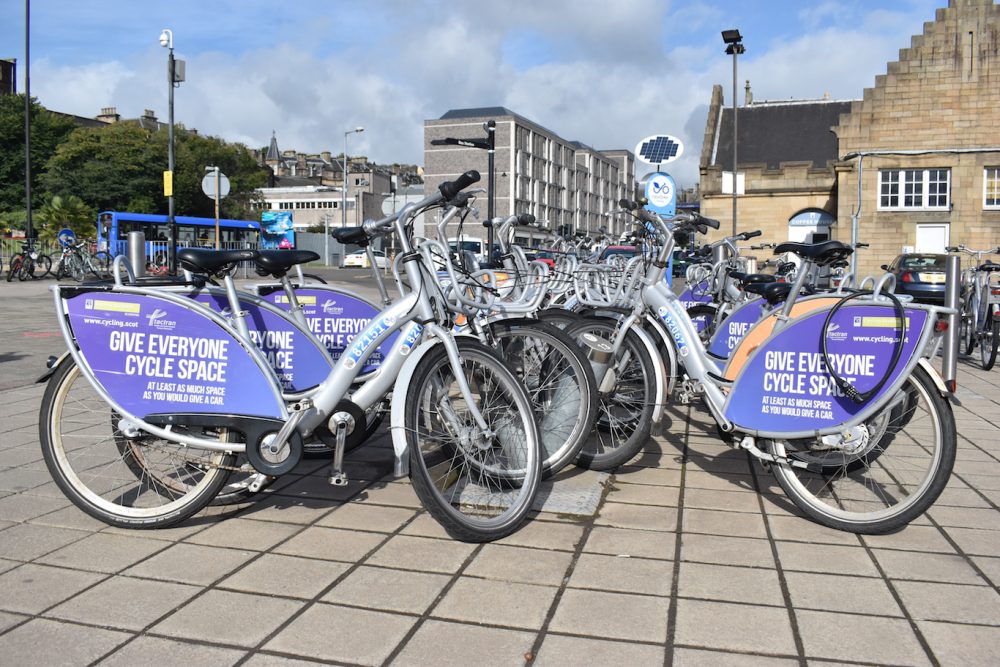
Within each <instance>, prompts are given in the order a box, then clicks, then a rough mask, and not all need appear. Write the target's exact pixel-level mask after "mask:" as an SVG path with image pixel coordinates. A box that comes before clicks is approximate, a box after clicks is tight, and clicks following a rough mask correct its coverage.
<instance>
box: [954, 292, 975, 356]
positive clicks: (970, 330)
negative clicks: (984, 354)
mask: <svg viewBox="0 0 1000 667" xmlns="http://www.w3.org/2000/svg"><path fill="white" fill-rule="evenodd" d="M959 317H960V318H961V321H960V322H959V334H958V337H959V339H960V341H961V343H962V346H963V347H964V348H965V353H966V354H972V350H973V349H974V348H975V347H976V322H977V321H978V317H977V313H976V308H975V305H974V304H973V303H972V295H971V294H970V295H966V297H965V299H964V300H963V301H962V308H961V311H960V313H959Z"/></svg>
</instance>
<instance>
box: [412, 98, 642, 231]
mask: <svg viewBox="0 0 1000 667" xmlns="http://www.w3.org/2000/svg"><path fill="white" fill-rule="evenodd" d="M489 120H493V121H496V152H495V155H494V161H495V168H496V203H495V206H496V212H495V214H496V215H498V216H506V215H512V214H514V213H532V214H534V216H535V217H536V218H537V219H539V220H544V221H546V222H547V223H548V224H549V226H551V227H552V228H553V229H556V228H558V227H560V226H563V227H564V229H568V230H569V231H571V232H576V231H585V232H592V233H596V232H597V231H598V229H600V228H601V227H604V228H606V229H607V230H608V232H609V233H613V234H618V233H620V232H621V231H622V230H623V229H624V228H625V224H624V221H623V220H621V219H620V218H616V217H613V216H609V215H608V212H609V211H612V210H614V209H615V208H617V205H618V200H619V199H621V198H622V197H629V198H632V197H634V195H635V157H634V156H633V155H632V153H631V152H630V151H627V150H613V151H599V150H595V149H593V148H591V147H589V146H587V145H586V144H583V143H580V142H578V141H570V140H567V139H563V138H562V137H560V136H559V135H557V134H556V133H555V132H553V131H551V130H548V129H546V128H544V127H542V126H541V125H539V124H537V123H535V122H534V121H531V120H528V119H527V118H525V117H524V116H521V115H519V114H516V113H514V112H513V111H511V110H510V109H506V108H504V107H483V108H478V109H453V110H451V111H449V112H448V113H446V114H444V115H443V116H441V118H438V119H435V120H427V121H424V183H425V184H426V191H427V192H431V191H432V190H433V188H436V187H437V186H438V185H439V184H441V183H442V182H444V181H450V180H454V179H455V178H457V177H458V176H459V175H460V174H462V173H463V172H465V171H467V170H469V169H475V170H477V171H479V172H480V173H481V174H482V176H483V180H482V182H481V185H482V187H485V186H486V180H487V154H486V151H484V150H481V149H478V148H469V147H464V146H455V145H445V146H440V145H439V146H435V145H432V144H431V141H433V140H435V139H445V138H457V139H469V138H478V139H481V138H484V137H485V136H486V131H485V129H484V123H486V122H487V121H489ZM477 205H478V206H479V208H480V210H481V215H482V216H483V217H485V216H486V196H485V195H483V196H482V198H481V199H480V200H479V202H478V203H477ZM484 231H485V230H484V229H483V227H482V226H481V225H471V226H470V225H467V226H466V228H465V229H464V230H463V233H465V234H472V235H476V236H480V237H484V238H485V233H484Z"/></svg>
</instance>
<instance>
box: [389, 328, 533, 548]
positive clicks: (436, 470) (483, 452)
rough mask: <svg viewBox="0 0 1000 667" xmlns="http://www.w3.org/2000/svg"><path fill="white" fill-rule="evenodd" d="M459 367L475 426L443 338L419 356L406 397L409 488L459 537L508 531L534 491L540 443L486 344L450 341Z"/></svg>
mask: <svg viewBox="0 0 1000 667" xmlns="http://www.w3.org/2000/svg"><path fill="white" fill-rule="evenodd" d="M456 343H457V344H458V347H459V350H460V355H461V369H460V372H461V374H462V376H463V377H464V378H465V381H466V382H467V383H468V385H469V388H470V390H471V392H472V397H473V400H474V401H475V403H476V407H477V408H478V410H479V412H480V413H481V414H482V416H483V418H484V420H485V421H486V424H487V427H488V430H487V431H486V432H483V431H482V430H481V429H480V428H479V427H478V426H477V424H476V422H475V420H474V418H473V416H472V413H471V412H470V410H469V406H468V404H467V403H466V401H465V399H464V397H463V393H462V391H461V390H460V389H459V384H458V381H457V380H456V376H455V372H454V371H453V369H452V366H451V363H450V362H449V360H448V356H447V352H446V350H445V348H444V345H443V344H439V345H437V346H435V348H434V349H432V350H430V351H429V352H427V353H426V355H425V356H424V357H423V358H422V359H421V360H420V361H419V363H418V366H417V368H416V369H415V370H414V373H413V381H412V383H410V386H409V389H408V391H407V393H406V397H405V401H406V403H405V416H404V420H405V428H406V440H407V445H408V447H409V450H410V451H409V457H410V480H411V482H412V484H413V490H414V491H415V492H416V494H417V496H418V497H419V498H420V500H421V501H422V502H423V504H424V507H426V508H427V511H428V512H430V514H431V516H433V517H434V518H435V519H436V520H437V521H438V522H439V523H440V524H441V525H442V526H443V527H444V528H445V530H446V531H447V532H448V533H449V534H450V535H451V536H452V537H455V538H456V539H459V540H463V541H466V542H486V541H490V540H496V539H500V538H501V537H504V536H506V535H509V534H511V533H513V532H514V531H515V530H516V529H517V528H518V526H520V525H521V522H522V521H523V520H524V518H525V516H526V515H527V513H528V511H529V510H530V509H531V505H532V503H533V502H534V500H535V496H536V495H537V493H538V482H539V479H540V478H541V443H540V441H539V437H538V427H537V425H536V424H535V417H534V411H533V410H532V406H531V402H530V400H529V399H528V395H527V393H526V392H525V390H524V387H523V386H522V385H521V384H520V382H518V380H517V378H516V377H515V376H514V374H513V373H512V372H511V371H510V370H509V369H508V368H507V367H506V365H505V364H504V363H503V361H501V360H500V359H499V358H498V357H497V356H496V355H495V354H494V353H493V351H492V350H490V349H489V348H487V347H485V346H484V345H482V344H480V343H478V342H476V341H472V340H457V341H456Z"/></svg>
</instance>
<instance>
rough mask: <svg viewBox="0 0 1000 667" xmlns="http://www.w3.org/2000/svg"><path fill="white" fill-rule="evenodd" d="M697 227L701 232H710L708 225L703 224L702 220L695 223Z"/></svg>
mask: <svg viewBox="0 0 1000 667" xmlns="http://www.w3.org/2000/svg"><path fill="white" fill-rule="evenodd" d="M695 229H697V230H698V233H699V234H708V227H706V226H705V225H703V224H701V223H700V222H698V223H695Z"/></svg>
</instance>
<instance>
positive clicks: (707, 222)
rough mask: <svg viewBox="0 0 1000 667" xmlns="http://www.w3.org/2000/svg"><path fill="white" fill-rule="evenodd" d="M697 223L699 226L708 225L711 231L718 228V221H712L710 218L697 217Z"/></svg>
mask: <svg viewBox="0 0 1000 667" xmlns="http://www.w3.org/2000/svg"><path fill="white" fill-rule="evenodd" d="M698 222H699V224H702V225H708V226H709V227H711V228H712V229H718V228H719V221H718V220H713V219H712V218H706V217H703V216H698Z"/></svg>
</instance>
